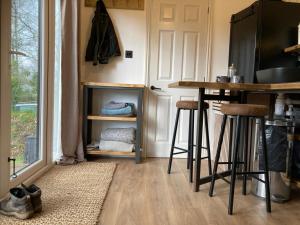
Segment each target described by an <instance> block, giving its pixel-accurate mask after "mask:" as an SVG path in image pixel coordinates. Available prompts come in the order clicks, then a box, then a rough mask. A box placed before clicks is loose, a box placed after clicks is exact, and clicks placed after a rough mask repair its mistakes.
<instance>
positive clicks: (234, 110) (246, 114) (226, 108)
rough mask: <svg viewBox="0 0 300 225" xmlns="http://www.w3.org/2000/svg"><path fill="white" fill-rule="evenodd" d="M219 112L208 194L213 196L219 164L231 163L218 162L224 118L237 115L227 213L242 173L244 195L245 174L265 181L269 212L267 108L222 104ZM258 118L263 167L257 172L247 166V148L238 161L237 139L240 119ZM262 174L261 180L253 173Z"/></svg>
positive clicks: (269, 210) (239, 132) (224, 123)
mask: <svg viewBox="0 0 300 225" xmlns="http://www.w3.org/2000/svg"><path fill="white" fill-rule="evenodd" d="M221 112H222V113H223V114H224V116H223V122H222V126H221V133H220V137H219V142H218V147H217V153H216V158H215V163H214V168H213V175H212V179H211V185H210V190H209V196H210V197H212V196H213V191H214V185H215V180H216V177H217V176H218V174H217V169H218V165H219V164H231V159H229V160H228V162H219V160H220V155H221V147H222V143H223V137H224V132H225V126H226V120H227V117H228V116H236V117H237V124H236V135H235V138H236V140H235V145H234V150H233V162H232V169H231V182H230V193H229V204H228V214H230V215H232V211H233V199H234V189H235V181H236V175H243V194H244V195H246V185H247V183H246V182H247V176H250V177H252V178H254V179H257V180H260V181H261V182H263V183H265V189H266V209H267V212H271V201H270V185H269V169H268V155H267V144H266V133H265V118H264V117H265V116H266V115H267V114H268V108H267V107H266V106H262V105H250V104H223V105H222V106H221ZM251 117H254V118H258V119H259V120H260V125H261V136H262V152H263V156H264V157H263V158H264V168H263V170H262V171H257V172H252V171H251V172H250V171H248V168H247V161H248V155H247V148H246V149H243V150H244V160H243V161H244V162H239V161H238V150H239V139H240V135H241V119H242V118H251ZM238 164H243V165H244V166H243V167H244V168H243V172H237V171H236V169H237V165H238ZM258 174H264V175H265V180H264V181H263V180H261V179H259V178H258V177H256V176H255V175H258Z"/></svg>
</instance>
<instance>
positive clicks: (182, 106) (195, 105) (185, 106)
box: [176, 101, 209, 110]
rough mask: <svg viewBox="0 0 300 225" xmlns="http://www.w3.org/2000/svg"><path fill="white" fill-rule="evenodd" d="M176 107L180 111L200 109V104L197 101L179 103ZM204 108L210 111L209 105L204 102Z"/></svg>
mask: <svg viewBox="0 0 300 225" xmlns="http://www.w3.org/2000/svg"><path fill="white" fill-rule="evenodd" d="M176 107H177V108H179V109H194V110H197V109H198V102H197V101H178V102H176ZM204 108H205V109H208V108H209V104H208V103H207V102H204Z"/></svg>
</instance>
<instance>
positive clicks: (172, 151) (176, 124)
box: [168, 108, 180, 174]
mask: <svg viewBox="0 0 300 225" xmlns="http://www.w3.org/2000/svg"><path fill="white" fill-rule="evenodd" d="M179 115H180V109H179V108H178V109H177V113H176V119H175V126H174V132H173V139H172V145H171V151H170V158H169V166H168V174H170V173H171V167H172V161H173V153H174V146H175V140H176V133H177V127H178V121H179Z"/></svg>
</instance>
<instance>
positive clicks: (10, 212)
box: [0, 184, 42, 220]
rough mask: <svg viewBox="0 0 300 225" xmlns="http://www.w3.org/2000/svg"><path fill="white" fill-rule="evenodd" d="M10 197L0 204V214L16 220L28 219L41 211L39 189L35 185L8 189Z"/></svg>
mask: <svg viewBox="0 0 300 225" xmlns="http://www.w3.org/2000/svg"><path fill="white" fill-rule="evenodd" d="M9 192H10V197H9V198H8V199H6V200H3V201H1V202H0V213H1V214H3V215H6V216H14V217H16V218H18V219H22V220H25V219H29V218H31V217H32V216H33V214H34V213H35V212H41V211H42V201H41V194H42V192H41V189H40V188H39V187H37V186H36V185H34V184H33V185H30V186H29V187H27V186H25V185H23V184H22V187H15V188H12V189H10V191H9Z"/></svg>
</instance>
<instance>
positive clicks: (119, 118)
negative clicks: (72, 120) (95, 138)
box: [87, 115, 137, 122]
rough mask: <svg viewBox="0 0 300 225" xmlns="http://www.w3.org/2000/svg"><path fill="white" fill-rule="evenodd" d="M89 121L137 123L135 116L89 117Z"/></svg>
mask: <svg viewBox="0 0 300 225" xmlns="http://www.w3.org/2000/svg"><path fill="white" fill-rule="evenodd" d="M87 119H88V120H98V121H120V122H136V120H137V118H136V117H135V116H128V117H126V116H105V115H99V116H98V115H89V116H87Z"/></svg>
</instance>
